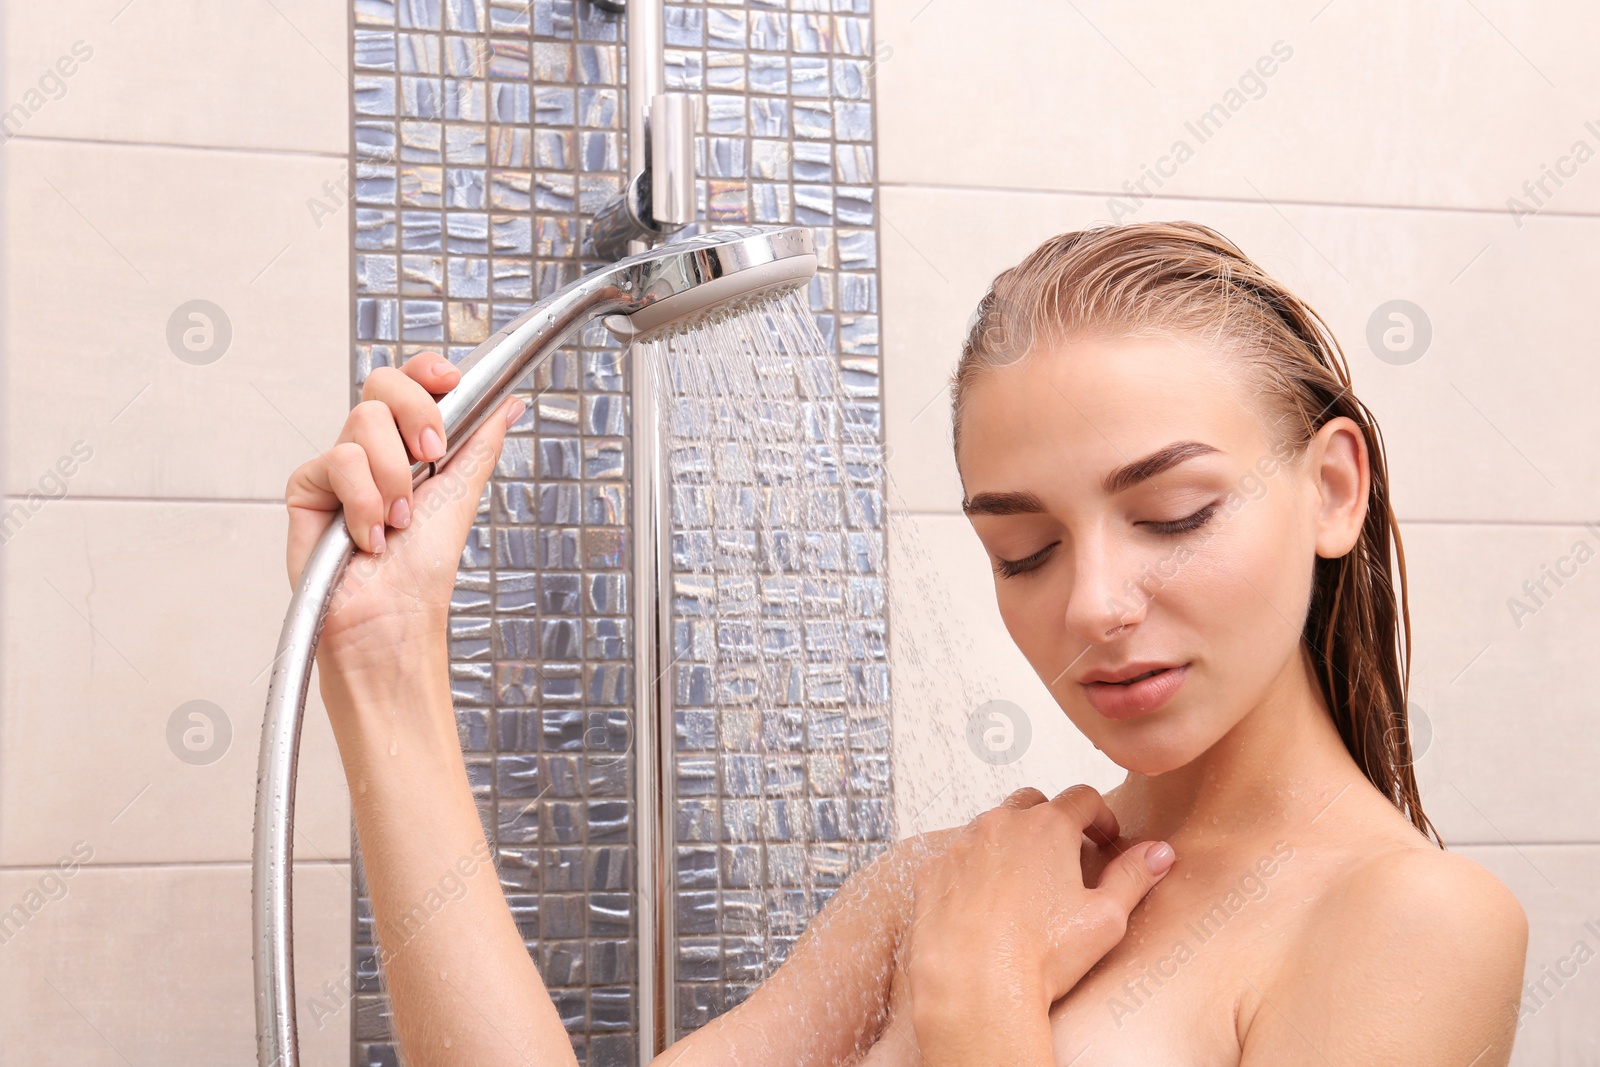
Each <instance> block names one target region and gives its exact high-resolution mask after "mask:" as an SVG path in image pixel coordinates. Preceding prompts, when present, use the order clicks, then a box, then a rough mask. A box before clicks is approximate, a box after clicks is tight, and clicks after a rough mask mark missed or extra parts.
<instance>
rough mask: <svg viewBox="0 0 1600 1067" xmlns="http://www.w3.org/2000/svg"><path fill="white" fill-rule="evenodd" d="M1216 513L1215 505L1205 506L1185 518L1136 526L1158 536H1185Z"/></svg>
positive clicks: (1142, 523) (1208, 520)
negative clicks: (1152, 531) (1142, 527)
mask: <svg viewBox="0 0 1600 1067" xmlns="http://www.w3.org/2000/svg"><path fill="white" fill-rule="evenodd" d="M1216 512H1217V505H1216V504H1207V505H1206V506H1205V507H1203V508H1201V509H1200V510H1199V511H1197V512H1195V513H1194V514H1193V515H1190V516H1189V517H1187V518H1183V519H1174V520H1173V521H1171V522H1141V523H1138V525H1140V526H1148V527H1150V528H1151V529H1152V530H1154V531H1155V532H1156V533H1159V534H1172V535H1176V534H1186V533H1189V532H1190V531H1192V530H1198V529H1199V528H1200V527H1202V526H1204V525H1205V524H1206V523H1208V522H1210V521H1211V516H1213V515H1215V514H1216Z"/></svg>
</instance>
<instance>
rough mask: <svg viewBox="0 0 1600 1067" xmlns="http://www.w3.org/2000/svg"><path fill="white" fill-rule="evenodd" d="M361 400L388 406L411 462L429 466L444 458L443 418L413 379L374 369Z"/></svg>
mask: <svg viewBox="0 0 1600 1067" xmlns="http://www.w3.org/2000/svg"><path fill="white" fill-rule="evenodd" d="M417 358H418V359H420V358H421V357H420V356H419V357H417ZM412 362H416V360H413V361H412ZM407 366H410V364H407ZM418 373H419V374H421V373H422V372H420V371H419V372H418ZM361 399H362V401H363V402H370V401H377V402H379V403H382V404H386V405H388V407H389V410H390V412H391V415H390V418H391V419H392V421H393V422H394V424H395V425H396V426H398V427H399V428H400V437H401V439H402V440H404V441H405V445H406V449H407V451H409V452H410V453H411V457H412V459H417V460H427V461H430V462H431V461H433V460H436V459H438V458H439V457H440V456H442V455H444V453H445V436H444V415H443V414H441V413H440V411H439V402H438V401H436V400H435V399H434V398H433V396H432V394H430V393H429V392H428V387H427V386H425V385H423V384H422V383H420V382H418V381H417V380H416V378H414V377H412V376H411V375H409V374H405V373H404V372H402V371H397V370H395V369H394V368H393V367H376V368H374V369H373V371H372V373H371V374H369V375H367V380H366V382H365V383H363V384H362V386H361ZM408 462H409V461H408Z"/></svg>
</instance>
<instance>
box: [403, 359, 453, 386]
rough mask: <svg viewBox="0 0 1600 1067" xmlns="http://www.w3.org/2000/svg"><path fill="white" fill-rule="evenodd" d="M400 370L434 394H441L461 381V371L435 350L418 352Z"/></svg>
mask: <svg viewBox="0 0 1600 1067" xmlns="http://www.w3.org/2000/svg"><path fill="white" fill-rule="evenodd" d="M400 370H401V371H402V372H403V373H404V374H405V375H406V377H408V378H410V379H411V380H412V381H414V382H416V383H417V384H418V385H420V386H422V387H423V388H424V389H426V390H427V391H428V392H430V393H432V394H433V395H434V396H442V395H443V394H445V393H448V392H449V391H450V390H452V389H454V388H455V387H456V386H457V385H459V384H460V382H461V371H460V370H459V369H458V368H457V367H456V365H455V364H454V363H451V362H450V361H449V360H448V359H445V358H444V357H443V356H441V355H440V354H439V353H437V352H418V353H417V354H416V355H414V356H412V357H411V358H410V359H408V360H406V364H405V366H403V367H401V368H400Z"/></svg>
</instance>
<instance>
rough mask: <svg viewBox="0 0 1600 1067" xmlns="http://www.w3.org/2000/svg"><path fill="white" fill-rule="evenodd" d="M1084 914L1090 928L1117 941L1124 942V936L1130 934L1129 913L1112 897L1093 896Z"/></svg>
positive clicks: (1086, 905) (1085, 906) (1085, 907)
mask: <svg viewBox="0 0 1600 1067" xmlns="http://www.w3.org/2000/svg"><path fill="white" fill-rule="evenodd" d="M1084 912H1085V918H1087V920H1088V921H1089V924H1090V926H1092V927H1093V928H1094V929H1096V930H1098V931H1100V932H1101V933H1103V934H1105V935H1107V936H1110V937H1113V938H1114V939H1115V940H1117V941H1120V940H1122V936H1123V935H1124V934H1126V933H1127V932H1128V913H1127V912H1126V911H1123V910H1122V905H1121V904H1119V903H1117V901H1115V900H1113V899H1112V898H1111V897H1108V896H1104V895H1102V894H1095V895H1094V896H1091V897H1090V898H1089V901H1088V903H1087V904H1085V905H1084Z"/></svg>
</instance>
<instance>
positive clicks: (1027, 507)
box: [961, 441, 1217, 515]
mask: <svg viewBox="0 0 1600 1067" xmlns="http://www.w3.org/2000/svg"><path fill="white" fill-rule="evenodd" d="M1216 451H1217V449H1215V448H1213V447H1211V446H1210V445H1208V444H1205V443H1204V442H1201V441H1174V442H1173V443H1172V444H1170V445H1167V446H1166V447H1165V448H1158V449H1157V450H1156V451H1154V452H1152V453H1150V454H1149V455H1148V456H1145V457H1144V458H1142V459H1136V460H1134V461H1133V462H1132V463H1128V464H1125V465H1124V466H1121V467H1118V468H1117V469H1116V470H1114V471H1112V472H1111V473H1110V474H1108V475H1106V476H1105V478H1104V479H1103V480H1102V481H1101V483H1100V484H1101V485H1102V486H1103V487H1104V488H1105V491H1106V495H1107V496H1115V495H1116V494H1118V493H1121V492H1124V491H1126V490H1128V489H1131V488H1133V487H1134V486H1136V485H1138V484H1139V483H1140V482H1144V481H1148V480H1150V479H1151V478H1154V477H1155V476H1156V475H1158V474H1160V473H1161V472H1163V471H1166V470H1170V469H1171V468H1173V467H1176V466H1177V465H1178V464H1180V463H1183V462H1185V461H1186V460H1191V459H1194V458H1196V457H1197V456H1208V455H1210V454H1212V453H1213V452H1216ZM961 510H962V511H963V512H964V513H965V514H968V515H1028V514H1036V513H1038V512H1041V511H1044V510H1045V507H1044V501H1042V500H1040V499H1039V497H1038V496H1037V495H1036V494H1034V493H1030V492H1028V491H1027V490H1020V491H1016V492H1006V493H979V494H978V495H977V496H975V497H973V498H971V499H970V500H967V499H963V500H962V501H961Z"/></svg>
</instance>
